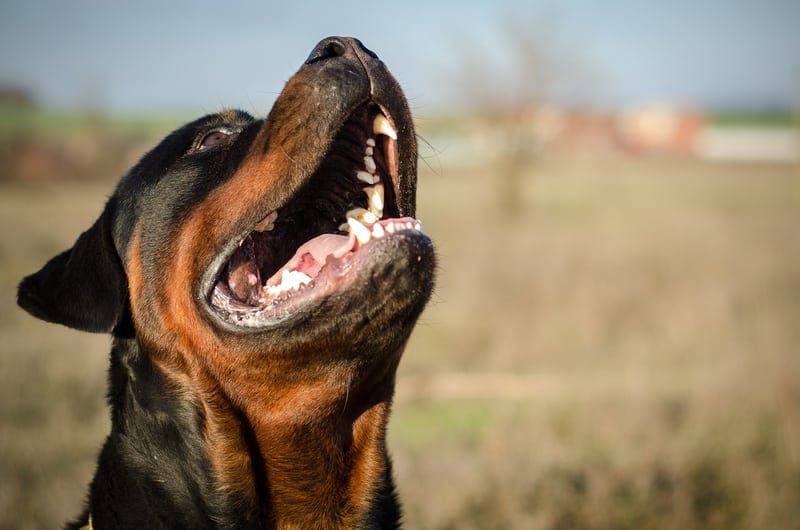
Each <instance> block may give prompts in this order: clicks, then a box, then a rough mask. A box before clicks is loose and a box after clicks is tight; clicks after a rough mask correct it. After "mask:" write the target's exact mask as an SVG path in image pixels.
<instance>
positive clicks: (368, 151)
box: [364, 147, 375, 156]
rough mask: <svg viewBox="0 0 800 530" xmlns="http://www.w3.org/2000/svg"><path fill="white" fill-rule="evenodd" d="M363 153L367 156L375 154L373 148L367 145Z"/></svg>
mask: <svg viewBox="0 0 800 530" xmlns="http://www.w3.org/2000/svg"><path fill="white" fill-rule="evenodd" d="M364 154H365V155H367V156H372V155H374V154H375V150H374V149H373V148H372V147H367V149H366V150H365V151H364Z"/></svg>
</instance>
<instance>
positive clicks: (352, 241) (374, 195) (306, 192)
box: [210, 104, 421, 327]
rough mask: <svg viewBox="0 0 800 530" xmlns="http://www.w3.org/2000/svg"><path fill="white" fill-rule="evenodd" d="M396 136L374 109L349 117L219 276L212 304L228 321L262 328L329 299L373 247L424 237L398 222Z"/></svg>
mask: <svg viewBox="0 0 800 530" xmlns="http://www.w3.org/2000/svg"><path fill="white" fill-rule="evenodd" d="M399 178H400V177H399V175H398V146H397V132H396V130H395V126H394V125H393V124H392V122H391V119H390V118H389V117H387V116H386V114H385V113H384V112H383V111H381V109H380V108H379V107H378V106H376V105H373V104H364V105H362V106H361V107H359V108H358V109H356V111H354V112H353V114H351V116H350V117H349V118H348V119H347V121H346V122H345V123H344V124H343V126H342V127H341V129H340V130H339V132H338V134H337V135H336V137H335V138H334V140H333V142H332V144H331V147H330V149H329V151H328V153H327V154H326V156H325V157H324V158H323V160H322V162H321V163H320V165H319V167H318V168H317V170H316V171H315V172H314V174H313V175H312V176H311V178H310V179H309V180H308V181H307V182H306V183H305V185H304V186H303V187H302V188H301V190H300V191H299V192H298V193H297V194H296V195H295V196H294V197H292V198H291V199H290V200H289V201H288V202H287V203H286V204H285V205H283V206H282V207H281V208H279V209H278V210H276V211H273V212H270V213H269V214H268V215H267V216H266V217H264V218H263V219H262V220H261V221H260V222H258V223H257V224H256V226H254V227H253V229H252V231H251V232H250V233H249V234H248V235H246V237H244V238H243V239H242V240H241V241H239V242H238V245H236V246H235V249H234V250H233V253H232V254H231V256H230V257H229V258H228V259H227V261H225V263H224V265H223V266H222V267H221V269H220V270H219V271H218V273H217V279H216V283H215V284H214V286H213V289H212V291H211V297H210V301H211V305H212V306H213V307H214V309H215V310H216V312H217V313H218V314H219V315H220V316H221V317H222V318H223V319H224V320H226V321H228V322H230V323H232V324H235V325H239V326H248V327H258V326H263V325H264V324H266V323H269V322H275V321H280V320H283V319H285V318H286V317H288V316H291V314H293V313H294V312H295V311H296V310H297V309H299V308H301V307H302V306H304V305H305V304H306V303H307V302H309V301H310V300H315V299H319V298H321V297H324V296H327V295H330V294H332V293H334V292H336V291H337V290H339V289H340V288H341V286H342V285H343V284H344V283H346V280H347V278H348V277H349V276H352V272H353V271H354V270H355V269H358V268H359V267H358V266H359V265H360V264H361V263H363V262H367V261H369V260H368V258H367V255H368V254H369V252H370V251H369V249H370V247H372V246H374V245H377V244H378V243H379V241H381V240H386V239H390V238H392V237H407V236H409V235H412V234H420V232H421V226H420V222H419V221H418V220H416V219H413V218H410V217H402V218H400V217H399V215H400V213H399V211H398V206H397V201H396V196H397V193H398V192H397V189H398V188H397V187H396V186H398V179H399Z"/></svg>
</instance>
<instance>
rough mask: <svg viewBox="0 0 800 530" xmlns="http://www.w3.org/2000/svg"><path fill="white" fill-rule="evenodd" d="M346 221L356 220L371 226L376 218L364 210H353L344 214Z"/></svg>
mask: <svg viewBox="0 0 800 530" xmlns="http://www.w3.org/2000/svg"><path fill="white" fill-rule="evenodd" d="M345 215H346V216H347V219H348V220H349V219H358V220H359V221H361V222H364V223H368V224H372V223H374V222H375V221H377V220H378V217H377V216H376V215H375V214H374V213H373V212H370V211H369V210H366V209H364V208H353V209H352V210H349V211H348V212H347V213H346V214H345Z"/></svg>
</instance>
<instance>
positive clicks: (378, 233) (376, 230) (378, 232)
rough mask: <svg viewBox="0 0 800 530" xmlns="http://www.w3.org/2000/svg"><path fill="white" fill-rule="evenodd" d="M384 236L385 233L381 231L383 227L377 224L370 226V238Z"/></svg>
mask: <svg viewBox="0 0 800 530" xmlns="http://www.w3.org/2000/svg"><path fill="white" fill-rule="evenodd" d="M384 235H386V232H384V231H383V227H382V226H381V225H380V224H379V223H375V224H374V225H373V226H372V237H379V238H380V237H383V236H384Z"/></svg>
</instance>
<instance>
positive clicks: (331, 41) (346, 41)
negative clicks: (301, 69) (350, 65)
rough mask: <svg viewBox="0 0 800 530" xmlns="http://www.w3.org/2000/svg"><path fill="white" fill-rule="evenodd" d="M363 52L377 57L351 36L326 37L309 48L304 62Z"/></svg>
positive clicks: (308, 62)
mask: <svg viewBox="0 0 800 530" xmlns="http://www.w3.org/2000/svg"><path fill="white" fill-rule="evenodd" d="M363 53H366V54H367V55H369V56H370V57H372V58H373V59H377V58H378V56H377V55H376V54H375V52H373V51H371V50H369V49H367V48H366V47H365V46H364V45H363V44H361V41H360V40H358V39H354V38H352V37H327V38H325V39H322V40H321V41H319V44H317V45H316V46H314V49H313V50H311V53H310V54H309V55H308V59H306V64H311V63H314V62H317V61H321V60H323V59H335V58H336V57H345V56H347V55H359V54H363Z"/></svg>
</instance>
